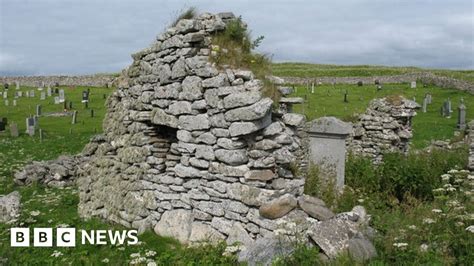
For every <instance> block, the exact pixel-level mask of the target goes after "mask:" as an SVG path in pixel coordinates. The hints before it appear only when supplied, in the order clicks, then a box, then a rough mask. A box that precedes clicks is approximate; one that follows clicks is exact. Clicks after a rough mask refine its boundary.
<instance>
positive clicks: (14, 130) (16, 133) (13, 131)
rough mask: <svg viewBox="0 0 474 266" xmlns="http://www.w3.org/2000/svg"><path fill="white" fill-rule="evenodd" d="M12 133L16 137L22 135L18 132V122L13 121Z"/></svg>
mask: <svg viewBox="0 0 474 266" xmlns="http://www.w3.org/2000/svg"><path fill="white" fill-rule="evenodd" d="M10 135H11V136H12V137H14V138H16V137H18V136H20V134H19V132H18V125H17V124H16V123H12V124H11V125H10Z"/></svg>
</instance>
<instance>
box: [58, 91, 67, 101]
mask: <svg viewBox="0 0 474 266" xmlns="http://www.w3.org/2000/svg"><path fill="white" fill-rule="evenodd" d="M65 100H66V98H65V95H64V90H59V102H60V103H63V102H64V101H65Z"/></svg>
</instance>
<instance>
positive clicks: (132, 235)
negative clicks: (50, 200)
mask: <svg viewBox="0 0 474 266" xmlns="http://www.w3.org/2000/svg"><path fill="white" fill-rule="evenodd" d="M54 231H55V232H54V233H53V228H33V235H30V228H11V229H10V246H12V247H29V246H31V245H30V243H31V241H30V240H31V237H32V239H33V241H32V243H33V245H32V246H33V247H53V244H54V245H55V246H56V247H75V246H76V236H77V235H76V228H56V230H54ZM79 235H80V240H81V242H80V243H81V244H82V245H123V244H125V243H126V244H128V245H136V244H137V243H138V231H137V230H121V231H114V230H89V231H86V230H79ZM53 242H54V243H53Z"/></svg>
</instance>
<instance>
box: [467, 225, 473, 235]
mask: <svg viewBox="0 0 474 266" xmlns="http://www.w3.org/2000/svg"><path fill="white" fill-rule="evenodd" d="M466 231H468V232H471V233H474V225H470V226H468V227H466Z"/></svg>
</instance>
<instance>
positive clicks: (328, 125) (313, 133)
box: [307, 117, 352, 191]
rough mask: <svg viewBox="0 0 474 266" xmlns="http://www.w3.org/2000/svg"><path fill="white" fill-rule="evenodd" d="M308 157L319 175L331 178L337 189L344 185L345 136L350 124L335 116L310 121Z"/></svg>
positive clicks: (339, 189)
mask: <svg viewBox="0 0 474 266" xmlns="http://www.w3.org/2000/svg"><path fill="white" fill-rule="evenodd" d="M307 133H308V135H309V137H310V142H309V158H310V160H311V163H313V164H314V165H316V166H317V167H318V168H319V171H320V176H322V177H326V178H330V179H333V180H325V181H326V182H328V181H329V182H330V183H334V184H335V186H336V189H337V190H338V191H342V189H343V187H344V171H345V170H344V169H345V161H346V138H347V137H348V136H349V135H350V134H351V133H352V125H351V124H349V123H345V122H343V121H341V120H339V119H337V118H335V117H321V118H318V119H315V120H313V121H311V122H310V126H309V128H308V130H307Z"/></svg>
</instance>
